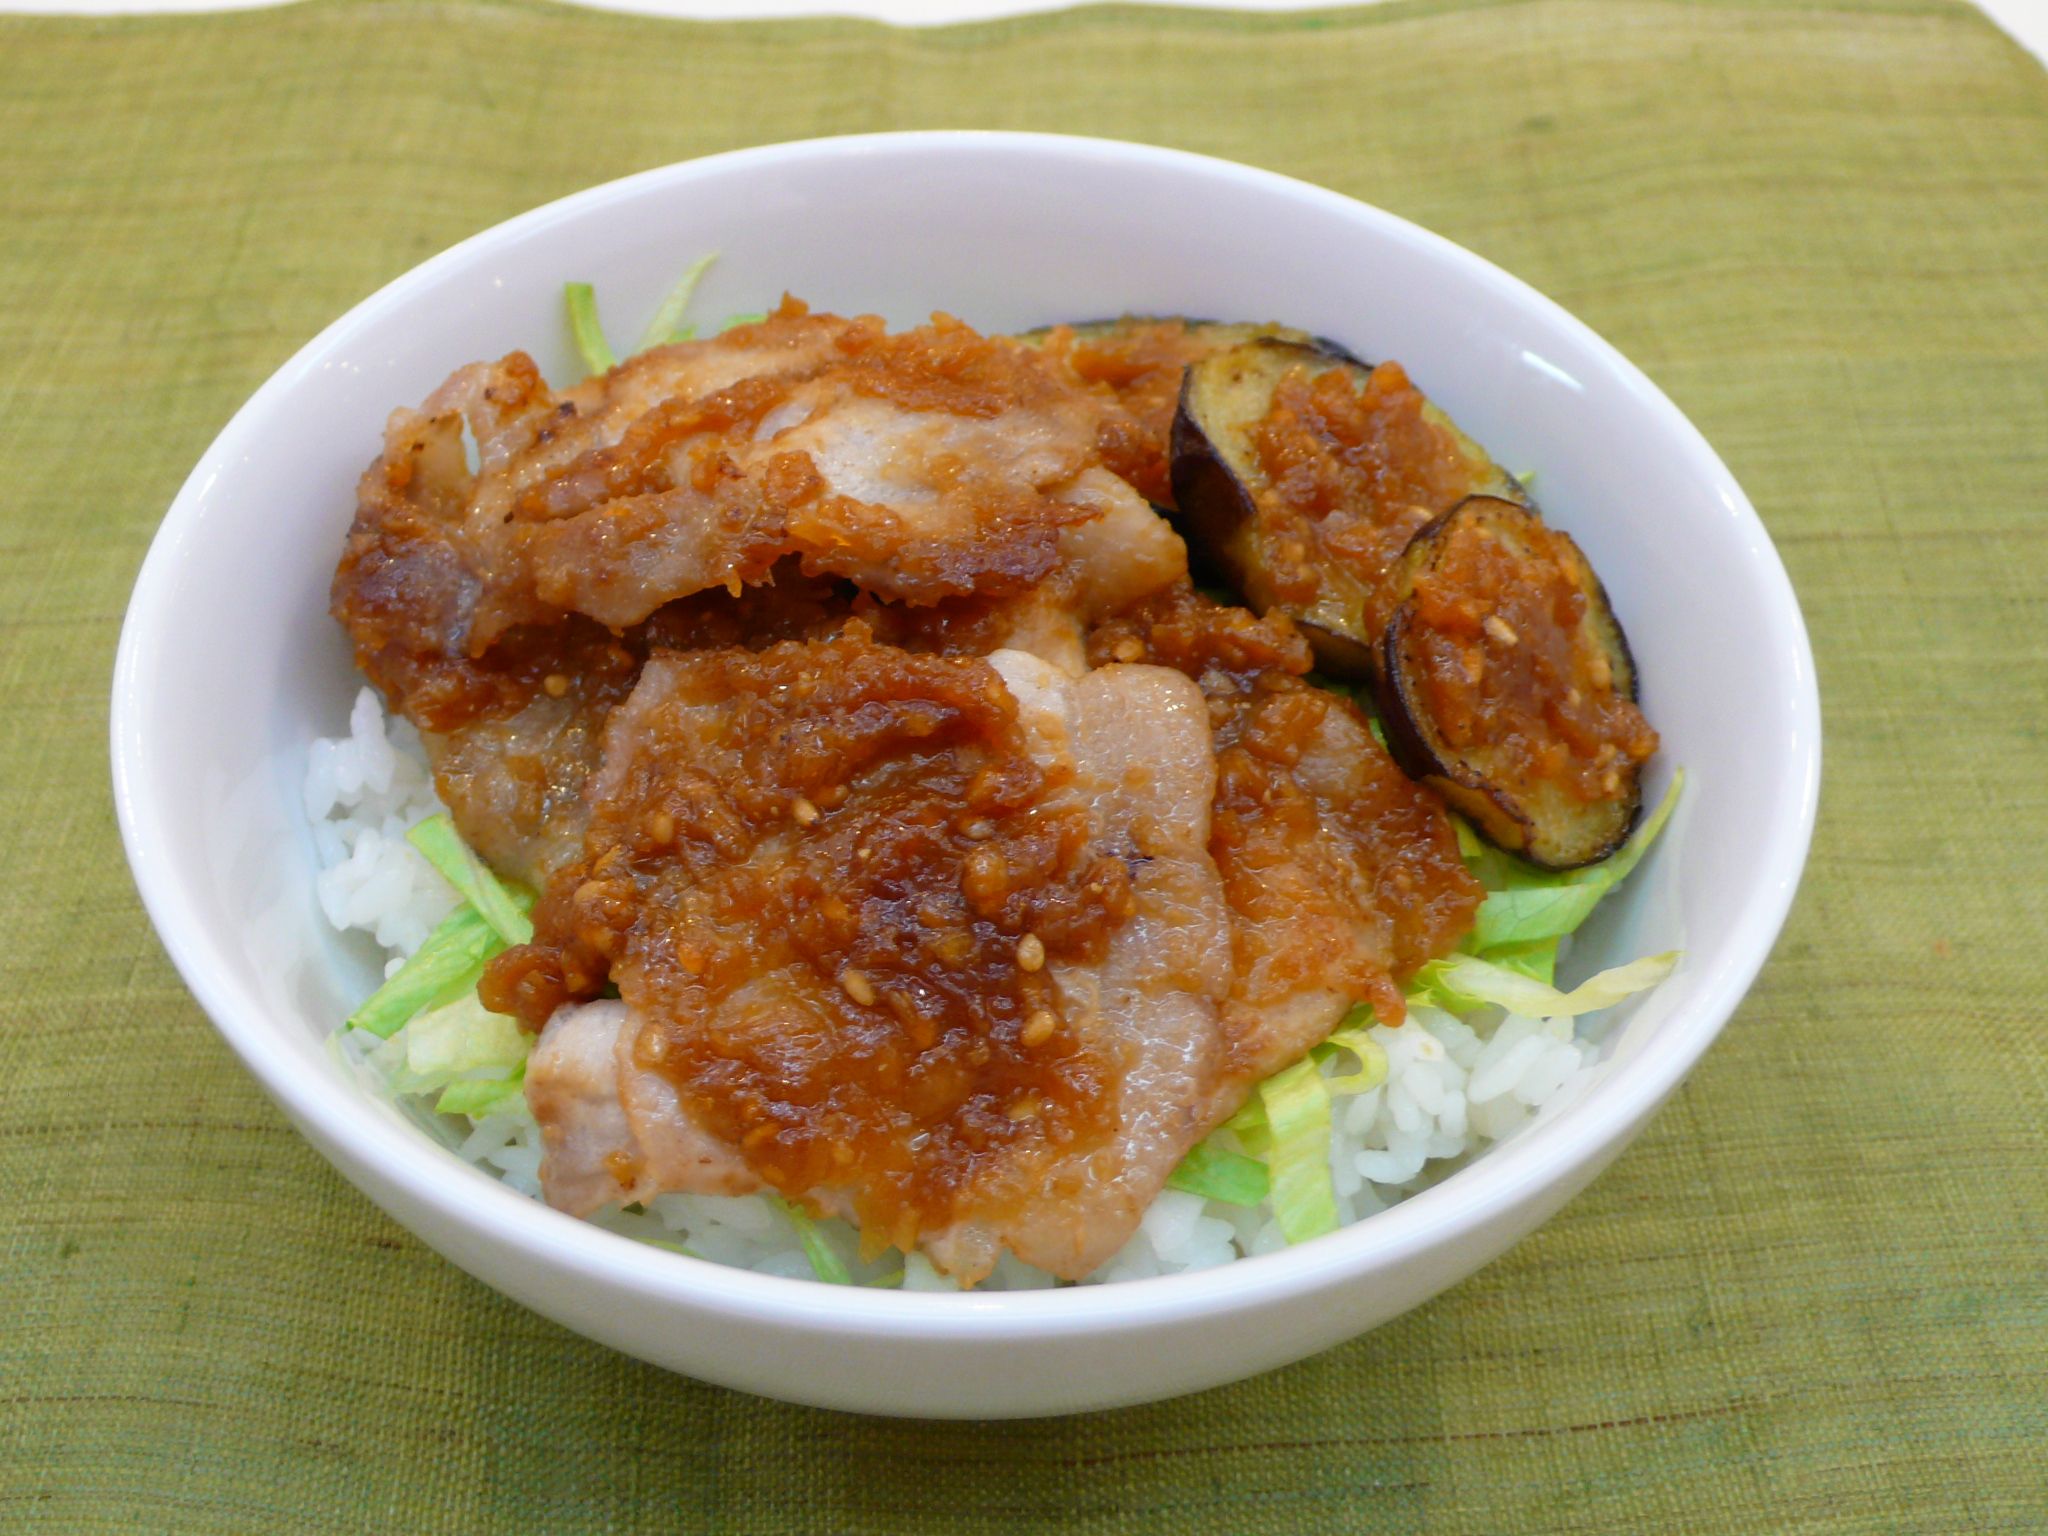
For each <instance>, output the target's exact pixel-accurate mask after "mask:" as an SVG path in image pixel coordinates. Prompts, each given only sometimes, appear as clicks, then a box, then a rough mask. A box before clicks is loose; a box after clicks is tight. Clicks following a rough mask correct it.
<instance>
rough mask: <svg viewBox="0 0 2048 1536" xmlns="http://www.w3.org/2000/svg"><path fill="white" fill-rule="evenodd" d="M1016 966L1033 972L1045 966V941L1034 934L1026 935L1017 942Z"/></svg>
mask: <svg viewBox="0 0 2048 1536" xmlns="http://www.w3.org/2000/svg"><path fill="white" fill-rule="evenodd" d="M1017 964H1018V966H1019V967H1020V968H1021V969H1023V970H1027V971H1035V970H1037V969H1038V968H1039V967H1040V966H1042V965H1044V964H1045V941H1044V940H1043V939H1041V938H1039V936H1038V935H1037V934H1035V933H1027V934H1025V935H1024V937H1023V938H1021V939H1019V940H1018V941H1017Z"/></svg>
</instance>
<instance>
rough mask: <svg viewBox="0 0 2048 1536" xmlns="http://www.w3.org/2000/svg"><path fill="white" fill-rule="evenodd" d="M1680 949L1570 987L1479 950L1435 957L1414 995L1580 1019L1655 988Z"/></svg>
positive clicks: (1458, 1006)
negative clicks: (1565, 988)
mask: <svg viewBox="0 0 2048 1536" xmlns="http://www.w3.org/2000/svg"><path fill="white" fill-rule="evenodd" d="M1678 953H1679V952H1678V951H1677V950H1675V949H1673V950H1667V951H1666V952H1665V953H1663V954H1661V955H1649V956H1647V957H1645V958H1644V959H1641V960H1632V961H1630V962H1629V963H1628V964H1627V965H1617V966H1615V967H1614V968H1613V969H1612V970H1607V971H1602V972H1600V974H1599V975H1597V976H1594V977H1591V978H1589V979H1588V980H1586V981H1584V982H1582V983H1581V984H1580V985H1579V986H1577V987H1575V988H1573V989H1572V990H1571V991H1569V992H1560V991H1558V990H1557V988H1555V987H1552V986H1546V985H1545V984H1544V983H1543V982H1540V981H1537V980H1534V979H1533V978H1531V977H1528V976H1524V975H1522V974H1521V973H1520V972H1518V971H1511V970H1509V969H1507V968H1506V967H1505V966H1499V965H1495V964H1494V963H1493V962H1492V961H1490V960H1482V959H1481V958H1480V957H1479V956H1477V955H1451V956H1449V957H1447V958H1445V959H1442V960H1432V961H1430V962H1429V964H1427V965H1425V966H1424V967H1423V968H1422V969H1421V970H1419V971H1417V972H1416V973H1415V981H1414V983H1413V988H1414V990H1413V991H1412V992H1411V994H1410V995H1411V996H1415V997H1417V998H1418V999H1419V1000H1421V1001H1425V1002H1430V1003H1434V1004H1435V1005H1436V1006H1438V1007H1439V1008H1444V1009H1447V1010H1448V1011H1450V1012H1452V1013H1469V1012H1471V1011H1472V1010H1473V1009H1474V1008H1476V1007H1479V1006H1480V1005H1482V1004H1485V1003H1496V1004H1498V1005H1499V1006H1501V1007H1502V1008H1505V1009H1507V1011H1508V1012H1509V1013H1519V1014H1523V1015H1525V1016H1527V1017H1529V1018H1532V1019H1559V1018H1576V1017H1577V1016H1578V1015H1579V1014H1582V1013H1597V1012H1598V1011H1599V1010H1600V1009H1602V1008H1612V1007H1613V1006H1614V1005H1615V1004H1616V1003H1618V1002H1620V1001H1621V1000H1622V999H1623V998H1625V997H1630V996H1633V995H1634V994H1635V993H1637V992H1641V991H1644V990H1645V989H1646V988H1649V987H1654V986H1655V985H1657V983H1658V982H1660V981H1662V980H1663V979H1664V978H1665V977H1666V976H1669V975H1670V974H1671V972H1672V969H1673V968H1674V967H1675V966H1676V965H1677V964H1678Z"/></svg>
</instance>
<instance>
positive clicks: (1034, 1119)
mask: <svg viewBox="0 0 2048 1536" xmlns="http://www.w3.org/2000/svg"><path fill="white" fill-rule="evenodd" d="M1049 787H1050V786H1049V785H1048V784H1047V782H1046V776H1045V775H1044V773H1043V772H1042V771H1041V770H1040V769H1039V768H1038V767H1037V765H1036V764H1034V763H1033V761H1032V760H1031V758H1030V757H1029V755H1028V754H1027V753H1026V752H1025V750H1024V745H1023V742H1022V740H1021V738H1020V736H1019V733H1018V728H1017V720H1016V705H1015V703H1014V701H1013V700H1012V699H1011V697H1010V695H1009V693H1008V691H1007V690H1006V689H1005V688H1004V687H1003V685H1002V683H1001V680H1000V679H999V678H998V677H997V675H996V674H995V672H994V671H993V670H992V669H991V668H990V667H989V666H988V665H987V664H986V663H984V662H981V661H979V660H971V659H967V658H940V657H932V656H911V655H909V654H907V653H905V652H902V651H900V650H896V649H894V648H892V647H885V646H878V645H875V644H873V643H872V642H871V641H870V640H869V639H868V638H867V637H866V635H865V633H864V632H863V631H862V629H861V627H860V626H858V625H857V624H856V625H855V626H853V628H852V629H851V630H850V632H849V633H848V634H846V635H845V636H843V637H841V638H839V639H837V640H834V641H831V642H829V643H825V644H819V645H809V646H806V645H797V644H786V645H782V646H777V647H775V648H773V649H771V650H768V651H766V652H763V653H761V654H758V655H753V654H748V653H745V652H735V651H700V652H695V653H691V654H687V655H684V654H660V655H657V656H656V658H655V659H654V660H653V661H652V662H650V664H649V667H648V670H647V672H646V674H645V675H644V676H643V679H642V682H641V687H640V690H639V692H638V693H636V695H635V697H634V700H633V702H632V704H631V705H630V706H628V707H627V708H626V709H624V710H621V711H619V712H617V713H615V714H614V716H613V718H612V720H611V722H610V724H609V726H608V735H607V754H606V768H605V771H604V773H603V774H602V775H601V777H600V778H599V779H598V780H597V781H595V782H594V783H593V785H592V789H591V794H590V799H591V803H592V819H591V826H590V831H589V834H588V837H587V840H586V855H587V856H586V858H585V860H584V861H583V862H582V863H581V864H579V865H578V866H576V867H575V868H573V869H571V870H569V871H567V872H565V873H564V874H563V875H562V876H561V877H560V878H558V879H557V881H556V882H555V885H554V886H553V887H552V888H551V890H550V892H549V896H548V899H547V901H546V902H544V903H543V905H542V907H541V908H540V909H539V911H538V913H537V914H536V915H537V918H538V921H537V925H536V926H537V933H536V942H535V945H534V946H532V947H531V948H529V949H527V950H523V951H513V952H509V953H508V954H507V956H505V957H503V958H502V959H501V961H500V963H499V965H498V966H497V967H496V968H494V972H493V977H492V986H493V988H498V987H502V986H505V985H507V984H509V985H510V986H511V988H512V989H513V990H514V991H515V992H516V991H517V990H518V988H519V987H520V986H521V985H522V978H524V983H523V984H524V985H525V986H526V988H527V992H528V994H529V995H530V998H531V1002H532V1003H534V1004H542V1005H545V1004H546V1003H547V1002H548V999H549V996H550V995H551V994H552V993H553V991H554V989H553V988H535V987H533V985H532V982H531V979H530V978H531V976H532V974H533V973H534V972H535V971H536V970H538V971H540V972H542V973H546V972H548V971H550V970H551V969H552V970H553V971H554V973H555V975H556V976H557V977H558V978H559V979H560V981H561V982H562V988H561V991H562V993H563V994H564V995H570V996H573V995H575V994H576V993H578V992H580V993H582V994H584V995H588V994H589V993H591V992H592V991H594V990H595V987H596V985H597V984H598V983H599V982H600V981H601V980H602V977H603V975H604V973H606V972H607V971H608V972H609V975H610V976H611V978H612V979H613V980H614V981H616V982H617V984H618V986H619V990H620V994H621V996H622V997H624V998H625V1000H626V1001H627V1002H628V1003H630V1004H632V1005H633V1007H634V1008H635V1009H636V1010H637V1011H638V1012H639V1014H640V1016H641V1017H642V1018H643V1019H645V1020H646V1021H647V1022H646V1024H645V1026H644V1028H643V1029H642V1032H641V1034H640V1036H639V1038H638V1040H637V1042H636V1043H635V1046H634V1052H635V1059H636V1061H637V1062H638V1063H639V1064H641V1065H643V1066H645V1067H647V1068H649V1069H651V1070H653V1071H656V1072H659V1073H660V1074H662V1075H663V1076H664V1077H666V1078H668V1079H669V1080H670V1081H671V1082H672V1083H673V1084H674V1085H675V1087H676V1089H677V1091H678V1092H679V1094H680V1095H681V1096H682V1098H683V1102H684V1104H685V1105H686V1107H687V1108H688V1109H689V1111H690V1112H691V1114H692V1115H693V1117H694V1118H696V1119H697V1121H698V1122H699V1123H700V1124H702V1125H703V1126H704V1127H705V1128H706V1129H707V1130H709V1131H711V1132H712V1133H713V1134H714V1135H716V1136H717V1137H719V1138H720V1139H721V1140H723V1141H725V1142H727V1143H728V1144H730V1145H732V1146H734V1147H737V1148H739V1149H740V1150H741V1152H742V1153H743V1154H744V1156H745V1157H746V1159H747V1162H748V1164H749V1165H750V1166H751V1167H752V1168H753V1169H754V1170H755V1171H756V1172H757V1173H758V1174H759V1175H760V1176H761V1177H762V1178H764V1179H765V1180H766V1181H767V1182H769V1183H770V1184H772V1185H774V1186H775V1187H776V1188H778V1189H780V1190H782V1191H783V1192H785V1193H787V1194H792V1195H801V1194H805V1193H807V1192H810V1191H813V1190H818V1189H821V1188H823V1189H828V1190H829V1189H830V1188H832V1187H834V1186H837V1185H842V1184H844V1185H846V1186H848V1187H849V1188H850V1189H852V1190H853V1191H854V1201H855V1206H856V1210H855V1214H856V1215H857V1216H858V1217H859V1219H860V1221H861V1223H862V1226H863V1228H864V1229H865V1230H866V1231H867V1232H868V1233H869V1234H870V1235H871V1236H875V1235H879V1236H881V1238H882V1239H883V1240H885V1241H895V1242H897V1243H899V1244H900V1245H901V1246H903V1247H905V1248H906V1249H908V1248H912V1247H915V1246H916V1237H917V1234H918V1232H919V1231H921V1230H931V1229H940V1228H944V1227H945V1226H946V1225H947V1224H948V1223H949V1222H950V1221H951V1220H952V1219H953V1217H954V1213H955V1209H956V1207H957V1206H958V1204H959V1202H960V1200H961V1198H962V1196H963V1195H964V1194H966V1193H967V1192H969V1191H970V1190H971V1189H972V1188H973V1186H974V1185H975V1183H976V1181H977V1178H978V1177H979V1176H980V1175H981V1174H982V1173H983V1171H984V1170H985V1169H987V1168H990V1167H994V1166H996V1165H999V1164H1003V1163H1007V1162H1011V1161H1014V1159H1015V1158H1016V1157H1017V1156H1018V1155H1019V1154H1020V1151H1024V1150H1027V1149H1028V1148H1029V1147H1032V1146H1038V1147H1043V1148H1045V1149H1047V1151H1048V1152H1049V1151H1050V1150H1051V1149H1055V1148H1057V1149H1060V1150H1062V1151H1082V1150H1086V1148H1087V1147H1088V1146H1089V1145H1092V1144H1094V1143H1097V1142H1100V1141H1101V1140H1103V1139H1104V1138H1105V1137H1106V1136H1107V1135H1108V1133H1109V1131H1110V1130H1111V1129H1112V1127H1113V1124H1114V1110H1115V1085H1114V1081H1113V1075H1112V1073H1111V1072H1110V1070H1109V1069H1108V1065H1107V1064H1106V1063H1104V1062H1103V1061H1101V1060H1099V1059H1097V1058H1096V1056H1095V1055H1094V1054H1092V1053H1091V1052H1090V1051H1089V1050H1088V1049H1087V1048H1086V1047H1085V1046H1084V1044H1083V1043H1082V1042H1081V1041H1080V1040H1079V1039H1078V1038H1077V1037H1076V1035H1075V1033H1074V1031H1073V1030H1072V1029H1070V1028H1069V1027H1068V1021H1067V1020H1066V1019H1065V1018H1064V1017H1063V1010H1062V1004H1061V1000H1060V997H1059V993H1058V989H1057V988H1056V986H1055V985H1054V983H1053V977H1052V970H1051V967H1052V966H1054V965H1057V964H1058V963H1060V962H1065V961H1083V962H1085V961H1089V960H1095V959H1099V958H1100V956H1101V953H1102V950H1103V947H1104V945H1105V943H1106V941H1107V938H1108V936H1109V934H1110V933H1111V932H1112V931H1113V930H1114V929H1115V928H1116V927H1117V926H1118V925H1119V924H1120V923H1121V922H1122V921H1124V920H1125V919H1126V918H1127V917H1128V916H1129V915H1130V912H1131V910H1132V908H1131V894H1130V877H1129V873H1128V871H1127V870H1126V868H1125V866H1124V865H1123V863H1122V862H1121V861H1119V860H1117V859H1115V858H1111V857H1107V856H1104V855H1102V854H1101V853H1099V852H1098V851H1097V850H1096V849H1094V848H1093V847H1092V846H1091V843H1090V839H1089V829H1088V826H1087V822H1086V818H1085V816H1084V815H1083V814H1082V813H1080V812H1078V811H1076V810H1072V809H1053V808H1050V807H1048V806H1046V805H1044V804H1043V803H1042V802H1043V801H1044V799H1045V795H1046V791H1047V789H1048V788H1049ZM571 981H574V982H579V983H580V986H576V987H574V988H573V989H572V988H571V987H570V985H569V983H570V982H571ZM534 1011H537V1010H536V1009H534V1008H532V1007H529V1009H528V1016H529V1017H531V1015H532V1012H534ZM855 1169H857V1170H858V1174H859V1176H858V1180H857V1183H856V1181H854V1180H853V1179H852V1177H851V1174H852V1171H853V1170H855Z"/></svg>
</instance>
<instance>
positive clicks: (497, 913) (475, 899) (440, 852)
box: [405, 813, 534, 944]
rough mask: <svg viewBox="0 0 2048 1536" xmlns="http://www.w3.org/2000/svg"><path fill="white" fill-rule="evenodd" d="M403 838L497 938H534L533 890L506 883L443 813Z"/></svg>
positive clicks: (513, 941) (524, 940) (516, 940)
mask: <svg viewBox="0 0 2048 1536" xmlns="http://www.w3.org/2000/svg"><path fill="white" fill-rule="evenodd" d="M405 840H406V841H407V842H409V843H411V844H412V845H413V847H415V848H417V849H419V851H420V852H421V853H422V854H424V855H425V856H426V860H427V862H428V863H429V864H431V865H433V866H434V868H436V869H437V870H439V871H440V872H441V876H442V878H443V879H445V880H446V881H447V882H448V883H449V884H450V885H452V886H454V887H455V889H456V890H458V891H460V892H461V893H462V899H463V900H464V901H466V902H468V903H469V905H470V907H471V908H472V909H473V910H474V911H475V912H476V914H477V915H478V916H479V917H481V918H482V919H483V920H484V921H485V922H487V923H489V924H490V925H491V928H492V929H493V930H494V931H495V932H496V933H497V935H498V937H499V938H501V939H503V940H504V941H505V942H506V943H507V944H525V943H528V942H529V941H530V940H531V939H532V938H533V922H532V920H531V919H530V918H528V917H527V915H526V914H527V913H528V912H531V911H532V910H533V902H534V896H533V892H531V891H529V890H527V889H526V888H525V887H524V886H516V885H508V884H506V883H505V882H504V881H502V880H500V879H499V878H498V877H497V876H496V875H495V874H493V873H492V872H491V869H490V866H489V865H487V864H485V863H484V861H483V860H482V859H480V858H478V857H477V856H476V855H475V854H473V853H471V852H470V851H469V844H467V843H465V842H464V841H463V840H462V836H461V834H460V833H458V832H457V831H456V830H455V823H454V822H453V821H451V820H450V819H449V818H448V816H447V815H446V814H445V813H444V814H442V815H439V816H429V817H428V818H427V819H426V820H425V821H422V822H420V823H419V824H418V825H417V826H415V827H413V829H412V830H411V831H409V832H407V833H406V834H405Z"/></svg>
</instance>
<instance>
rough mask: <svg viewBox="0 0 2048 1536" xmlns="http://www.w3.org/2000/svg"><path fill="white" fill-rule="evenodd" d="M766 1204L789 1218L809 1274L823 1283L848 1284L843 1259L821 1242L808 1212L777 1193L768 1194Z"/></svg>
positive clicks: (849, 1282)
mask: <svg viewBox="0 0 2048 1536" xmlns="http://www.w3.org/2000/svg"><path fill="white" fill-rule="evenodd" d="M768 1203H769V1204H770V1205H772V1206H774V1207H775V1209H777V1210H778V1211H780V1212H782V1214H783V1215H784V1216H786V1217H788V1218H789V1224H790V1225H791V1226H792V1227H794V1228H796V1235H797V1241H798V1242H800V1243H802V1244H803V1245H804V1257H805V1258H807V1259H809V1260H810V1261H811V1273H812V1274H814V1275H816V1276H817V1277H818V1278H819V1279H820V1280H823V1281H824V1282H825V1283H826V1284H827V1285H851V1284H853V1276H852V1275H851V1274H849V1273H848V1272H847V1268H846V1261H845V1260H844V1259H842V1258H840V1257H839V1255H838V1254H837V1253H835V1252H833V1250H832V1246H831V1244H829V1243H827V1242H826V1241H825V1234H824V1233H822V1232H820V1231H819V1230H818V1224H817V1222H815V1221H813V1220H812V1219H811V1213H810V1212H809V1211H807V1210H805V1209H804V1208H803V1207H802V1206H800V1205H798V1204H797V1203H796V1202H795V1201H794V1200H785V1199H783V1198H782V1196H780V1195H776V1194H771V1195H769V1196H768Z"/></svg>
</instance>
